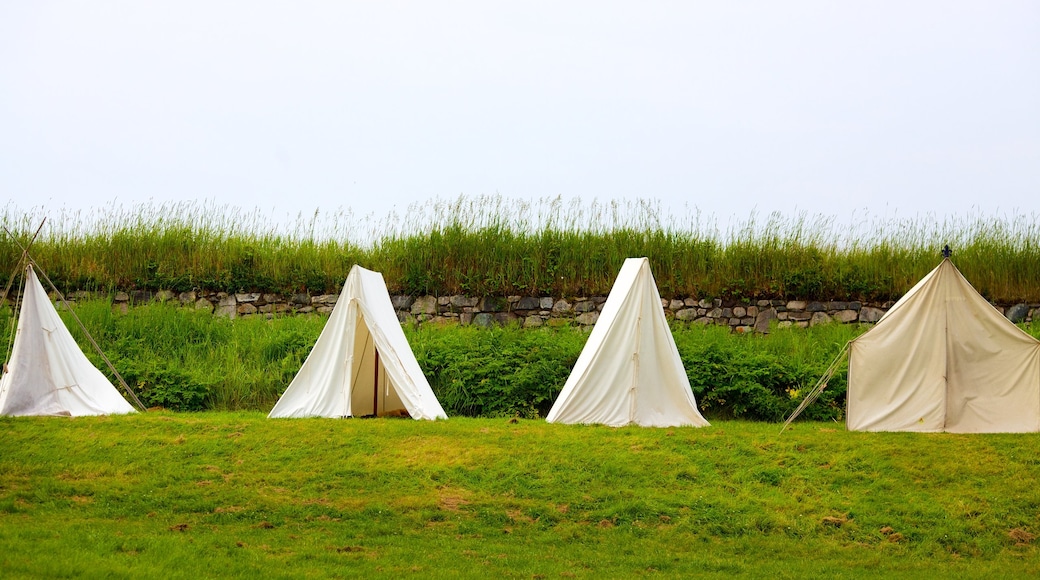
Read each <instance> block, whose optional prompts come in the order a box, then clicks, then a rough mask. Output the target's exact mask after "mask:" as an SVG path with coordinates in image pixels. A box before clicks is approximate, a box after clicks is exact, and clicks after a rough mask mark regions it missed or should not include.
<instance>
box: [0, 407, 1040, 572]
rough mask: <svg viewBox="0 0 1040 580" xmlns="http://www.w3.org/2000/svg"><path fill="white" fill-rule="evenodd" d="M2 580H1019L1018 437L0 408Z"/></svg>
mask: <svg viewBox="0 0 1040 580" xmlns="http://www.w3.org/2000/svg"><path fill="white" fill-rule="evenodd" d="M0 430H2V433H3V437H2V438H0V570H3V576H4V577H5V578H23V577H49V578H60V577H163V578H167V577H173V578H198V577H261V576H262V577H284V578H299V577H311V578H323V577H359V576H368V577H399V576H415V577H436V578H449V577H469V578H483V577H509V578H603V577H633V576H634V577H668V578H677V577H689V576H703V577H719V578H721V577H731V576H734V575H743V576H755V577H780V578H805V577H820V578H846V577H848V578H862V577H878V576H896V577H921V578H925V577H929V578H934V577H951V576H953V577H974V578H999V577H1036V576H1037V574H1040V557H1038V556H1040V554H1038V550H1037V542H1036V541H1035V540H1034V535H1036V534H1040V487H1038V486H1037V485H1036V481H1037V480H1038V478H1040V459H1038V458H1037V454H1036V452H1035V450H1036V447H1037V445H1038V443H1040V435H1037V434H1030V435H970V436H968V435H951V434H909V433H887V434H886V433H878V434H872V433H849V432H846V431H845V430H844V429H843V428H842V427H841V426H840V425H838V424H834V423H800V424H796V426H795V427H794V429H793V430H790V431H787V432H785V433H784V434H782V435H780V434H779V433H778V428H777V425H774V424H765V423H748V422H737V421H718V422H716V423H715V424H714V425H713V426H711V427H707V428H703V429H692V428H676V429H641V428H622V429H612V428H605V427H598V426H563V425H549V424H546V423H544V422H543V421H539V420H509V419H505V418H503V419H467V418H453V419H449V420H447V421H440V422H435V423H430V422H416V421H410V420H406V419H371V420H355V419H348V420H321V419H316V420H268V419H265V418H264V417H263V416H262V415H261V414H259V413H246V412H240V413H214V412H210V413H186V414H173V413H169V412H160V413H148V414H142V415H136V416H122V417H101V418H78V419H62V418H0Z"/></svg>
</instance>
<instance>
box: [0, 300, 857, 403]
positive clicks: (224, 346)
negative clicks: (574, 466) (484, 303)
mask: <svg viewBox="0 0 1040 580" xmlns="http://www.w3.org/2000/svg"><path fill="white" fill-rule="evenodd" d="M76 308H77V313H78V315H79V317H80V319H81V320H82V321H83V323H84V325H85V326H86V327H87V329H88V331H89V332H90V333H91V335H92V336H94V337H95V339H96V340H97V341H98V342H99V344H100V345H101V346H102V348H103V349H104V350H105V353H106V354H107V355H108V357H109V358H110V359H111V360H112V363H113V364H114V365H115V367H116V369H117V370H118V371H119V373H120V375H122V376H123V377H124V379H125V380H126V381H127V383H128V384H129V385H130V387H131V388H132V389H134V391H135V392H136V393H137V395H138V396H139V397H140V398H141V400H142V401H143V402H144V403H145V405H146V406H149V407H153V406H154V407H163V408H165V409H172V410H177V411H195V410H202V409H215V410H260V411H267V410H270V408H271V407H272V406H273V405H274V403H275V402H276V401H277V400H278V397H279V396H280V395H281V393H282V392H283V391H284V390H285V388H286V387H287V386H288V385H289V382H290V381H291V380H292V378H293V376H295V374H296V372H297V371H298V370H299V368H300V365H301V364H303V361H304V359H305V358H306V357H307V354H308V353H309V352H310V349H311V347H312V346H313V345H314V342H315V341H316V340H317V338H318V335H319V334H320V333H321V329H322V328H323V326H324V324H325V321H326V320H327V317H326V316H319V315H307V316H286V317H278V318H272V319H264V318H262V317H250V318H240V319H236V320H234V321H232V320H229V319H227V318H221V317H216V316H213V315H211V314H209V313H208V312H199V311H195V310H192V309H190V308H182V307H179V306H175V305H172V304H167V303H155V304H149V305H147V306H142V307H137V308H131V309H130V310H129V311H128V312H127V313H125V314H123V313H118V312H114V311H113V309H112V307H111V305H110V304H109V303H108V302H107V301H100V300H94V301H87V302H84V303H81V304H79V305H77V307H76ZM65 314H67V313H65ZM0 322H2V323H3V327H4V328H5V329H10V328H11V323H12V320H11V317H10V311H9V310H8V309H2V310H0ZM66 323H67V326H68V327H69V328H70V329H72V331H73V336H75V337H77V339H78V340H79V341H80V345H81V347H82V348H83V351H84V352H85V353H87V354H88V356H89V357H90V358H91V359H92V360H93V361H94V363H95V364H96V365H97V366H98V368H101V369H102V370H103V371H106V372H107V368H106V367H105V365H104V363H103V362H102V361H101V360H100V359H99V358H98V357H96V356H94V353H93V350H92V349H91V347H90V346H89V344H88V343H87V341H86V339H85V337H84V336H83V335H82V332H81V331H80V330H79V328H78V327H77V326H76V324H75V323H74V322H73V321H72V319H71V318H70V317H68V316H66ZM862 330H863V329H862V328H861V327H859V326H858V325H839V324H833V325H826V326H820V327H815V328H812V329H800V328H785V329H779V328H778V329H774V331H773V332H772V333H771V334H769V335H767V336H761V335H740V334H732V333H730V332H729V330H728V328H723V327H705V326H701V325H692V326H684V325H677V326H676V327H675V328H674V330H673V335H674V337H675V340H676V345H677V347H678V349H679V353H680V356H681V357H682V359H683V363H684V364H685V366H686V371H687V374H688V375H689V377H690V382H691V386H692V387H693V391H694V394H695V395H696V397H697V400H698V403H699V406H700V408H701V410H702V412H704V413H705V415H706V416H707V417H709V418H711V417H726V418H744V419H757V420H765V421H777V420H780V419H781V418H782V417H784V416H785V415H787V414H789V413H790V412H791V411H792V410H793V409H794V407H795V406H797V404H798V402H799V401H800V400H801V397H802V396H803V395H804V392H805V391H804V390H805V389H807V388H810V387H812V385H813V384H815V382H816V380H817V379H818V378H819V376H820V375H821V374H823V372H824V370H825V369H826V368H827V366H828V365H829V364H830V362H831V360H833V359H834V357H835V356H836V355H837V354H838V352H839V351H840V350H841V348H842V346H843V345H844V344H845V343H846V342H848V340H850V339H852V338H854V337H855V336H856V335H857V334H858V333H859V332H861V331H862ZM405 333H406V336H407V337H408V340H409V343H410V344H411V346H412V350H413V351H414V352H415V354H416V358H417V360H418V361H419V366H420V367H422V369H423V371H424V372H425V373H426V375H427V377H428V379H429V381H430V385H431V386H432V387H433V390H434V393H436V395H437V398H438V399H439V400H440V402H441V405H442V406H443V407H444V409H445V411H446V412H447V413H448V415H449V416H459V415H463V416H471V417H503V416H506V417H514V416H519V417H527V418H532V417H539V416H545V414H546V413H548V411H549V409H550V408H551V407H552V404H553V402H554V401H555V400H556V397H557V395H559V393H560V390H561V389H562V388H563V385H564V383H565V382H566V380H567V377H568V376H569V375H570V372H571V368H572V367H573V366H574V362H575V361H576V360H577V358H578V355H579V354H580V353H581V349H582V347H583V346H584V345H585V341H586V339H587V338H588V334H587V331H586V330H584V329H582V328H578V327H566V326H565V327H559V328H541V329H522V328H519V327H518V326H515V325H514V326H508V327H504V328H477V327H473V326H468V327H461V326H436V325H424V326H419V327H414V326H408V327H405ZM7 339H8V336H5V337H4V338H3V339H2V341H0V345H2V346H3V347H4V349H5V353H6V349H7V342H6V341H7ZM110 378H112V379H113V381H114V380H115V378H114V377H110ZM844 393H845V378H844V372H842V373H839V375H838V376H837V377H836V378H835V379H834V380H832V382H831V386H830V387H829V388H828V390H827V391H826V392H825V394H824V396H823V397H822V398H821V400H820V401H818V402H817V403H816V404H815V405H813V407H811V408H810V410H809V411H808V415H807V417H808V418H815V419H841V418H842V416H843V408H844Z"/></svg>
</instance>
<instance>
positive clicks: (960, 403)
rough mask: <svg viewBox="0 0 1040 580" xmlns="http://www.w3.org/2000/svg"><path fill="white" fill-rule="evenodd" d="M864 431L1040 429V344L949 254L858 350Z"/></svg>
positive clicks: (852, 408)
mask: <svg viewBox="0 0 1040 580" xmlns="http://www.w3.org/2000/svg"><path fill="white" fill-rule="evenodd" d="M848 377H849V378H848V417H847V425H848V428H849V429H850V430H856V431H948V432H952V433H993V432H997V433H1001V432H1008V433H1011V432H1016V433H1017V432H1034V431H1040V341H1037V340H1036V339H1034V338H1033V337H1031V336H1029V335H1028V334H1026V333H1025V332H1023V331H1022V330H1021V329H1019V328H1018V327H1017V326H1015V325H1014V324H1012V323H1011V322H1010V321H1009V320H1008V319H1006V318H1005V317H1004V316H1003V315H1001V314H1000V312H998V311H997V310H996V309H995V308H993V307H992V306H991V305H990V304H989V303H988V302H986V300H985V299H984V298H983V297H982V296H981V295H980V294H979V293H978V292H977V291H976V290H975V289H974V288H972V286H971V284H969V283H968V281H967V280H965V279H964V276H962V275H961V273H960V272H959V271H958V270H957V268H956V267H954V265H953V263H952V262H950V260H949V259H948V258H946V259H944V260H943V261H942V263H941V264H939V266H938V267H936V268H935V269H934V270H932V272H931V273H929V274H928V275H927V276H925V277H924V278H923V279H922V280H921V281H920V282H918V283H917V285H916V286H914V287H913V288H912V289H911V290H910V291H909V292H907V293H906V295H905V296H903V298H901V299H900V300H899V302H897V303H896V304H895V305H894V306H893V307H892V308H891V309H889V311H888V312H887V313H886V314H885V316H883V317H882V318H881V320H879V321H878V323H877V325H876V326H875V327H874V328H872V329H871V330H870V331H869V332H867V333H865V334H863V335H862V336H860V337H858V338H856V339H855V340H853V341H852V342H851V343H850V348H849V375H848Z"/></svg>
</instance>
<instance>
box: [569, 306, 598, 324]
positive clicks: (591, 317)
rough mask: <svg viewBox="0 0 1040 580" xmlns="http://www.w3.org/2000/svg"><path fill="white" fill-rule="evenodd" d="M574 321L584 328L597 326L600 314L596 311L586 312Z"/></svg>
mask: <svg viewBox="0 0 1040 580" xmlns="http://www.w3.org/2000/svg"><path fill="white" fill-rule="evenodd" d="M574 320H575V321H576V322H577V323H578V324H580V325H582V326H589V325H592V324H596V321H597V320H599V312H596V311H595V310H593V311H592V312H585V313H584V314H579V315H578V316H577V317H576V318H575V319H574Z"/></svg>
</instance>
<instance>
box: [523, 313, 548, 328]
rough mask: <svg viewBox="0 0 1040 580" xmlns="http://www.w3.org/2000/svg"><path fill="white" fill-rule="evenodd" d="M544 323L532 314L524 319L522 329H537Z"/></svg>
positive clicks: (540, 318)
mask: <svg viewBox="0 0 1040 580" xmlns="http://www.w3.org/2000/svg"><path fill="white" fill-rule="evenodd" d="M544 323H545V322H544V321H543V320H542V317H541V316H538V315H535V314H532V315H531V316H528V317H527V318H525V319H524V328H538V327H539V326H541V325H542V324H544Z"/></svg>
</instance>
